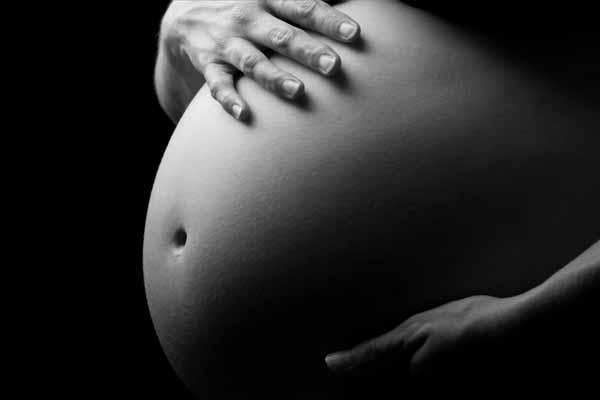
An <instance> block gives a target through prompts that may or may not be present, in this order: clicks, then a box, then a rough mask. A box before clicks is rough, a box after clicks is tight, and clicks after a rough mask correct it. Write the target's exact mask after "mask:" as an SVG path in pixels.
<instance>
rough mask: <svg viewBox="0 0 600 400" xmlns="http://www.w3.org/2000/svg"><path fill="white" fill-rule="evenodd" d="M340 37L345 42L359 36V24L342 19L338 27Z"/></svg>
mask: <svg viewBox="0 0 600 400" xmlns="http://www.w3.org/2000/svg"><path fill="white" fill-rule="evenodd" d="M338 33H339V36H340V38H341V39H342V40H343V41H345V42H353V41H355V40H356V39H358V37H359V36H360V25H358V24H357V23H355V22H351V21H344V22H342V23H341V24H340V26H339V27H338Z"/></svg>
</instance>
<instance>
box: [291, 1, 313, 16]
mask: <svg viewBox="0 0 600 400" xmlns="http://www.w3.org/2000/svg"><path fill="white" fill-rule="evenodd" d="M294 5H295V10H294V11H295V14H296V16H297V17H298V18H308V17H310V16H312V15H313V13H314V12H315V8H316V7H317V2H316V1H315V0H298V1H295V2H294Z"/></svg>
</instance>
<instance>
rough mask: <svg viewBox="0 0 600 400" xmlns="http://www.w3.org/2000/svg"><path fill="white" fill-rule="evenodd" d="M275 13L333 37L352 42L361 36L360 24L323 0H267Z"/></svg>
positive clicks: (294, 22)
mask: <svg viewBox="0 0 600 400" xmlns="http://www.w3.org/2000/svg"><path fill="white" fill-rule="evenodd" d="M266 4H267V6H268V7H269V9H270V10H271V11H273V13H275V14H276V15H278V16H279V17H281V18H284V19H286V20H288V21H290V22H292V23H293V24H294V25H298V26H301V27H303V28H307V29H310V30H312V31H315V32H320V33H322V34H324V35H325V36H328V37H330V38H332V39H337V40H340V41H343V42H352V41H354V40H356V39H357V38H358V37H359V36H360V25H358V23H357V22H356V21H354V20H353V19H352V18H350V17H349V16H347V15H346V14H344V13H343V12H341V11H339V10H337V9H335V8H333V7H332V6H330V5H329V4H326V3H325V2H323V1H321V0H266Z"/></svg>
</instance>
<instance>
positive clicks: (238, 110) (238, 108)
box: [231, 103, 249, 121]
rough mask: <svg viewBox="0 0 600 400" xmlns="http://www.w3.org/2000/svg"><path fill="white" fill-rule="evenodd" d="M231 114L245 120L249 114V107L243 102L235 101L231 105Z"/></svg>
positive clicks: (239, 119)
mask: <svg viewBox="0 0 600 400" xmlns="http://www.w3.org/2000/svg"><path fill="white" fill-rule="evenodd" d="M231 115H232V116H233V117H234V118H235V119H236V120H238V121H245V120H246V119H247V118H248V116H249V110H248V107H246V106H245V105H243V104H239V103H235V104H234V105H233V106H231Z"/></svg>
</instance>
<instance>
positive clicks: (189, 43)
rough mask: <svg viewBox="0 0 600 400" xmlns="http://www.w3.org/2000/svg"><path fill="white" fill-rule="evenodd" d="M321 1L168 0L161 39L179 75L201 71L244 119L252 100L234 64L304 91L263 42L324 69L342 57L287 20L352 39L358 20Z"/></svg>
mask: <svg viewBox="0 0 600 400" xmlns="http://www.w3.org/2000/svg"><path fill="white" fill-rule="evenodd" d="M325 1H328V0H325ZM325 1H323V0H237V1H236V0H228V1H222V0H203V1H202V0H200V1H199V0H196V1H173V2H172V3H171V6H170V7H169V10H168V11H167V13H166V14H165V18H164V19H163V24H162V29H161V32H162V35H161V41H162V43H161V45H164V46H166V49H167V52H168V54H169V57H170V60H171V63H172V64H173V65H175V69H176V70H177V71H178V75H180V77H181V78H182V79H183V80H184V81H187V80H189V81H190V83H192V82H194V81H195V82H197V80H198V79H197V76H194V75H197V74H198V73H201V74H202V75H203V77H204V80H205V81H206V84H207V85H208V86H209V87H210V91H211V93H212V96H213V97H214V98H215V99H216V100H217V101H218V102H219V103H220V104H221V105H222V106H223V108H224V109H225V110H226V111H227V112H229V113H230V114H231V115H233V116H234V117H235V118H236V119H243V118H245V117H246V116H247V114H248V112H249V108H248V105H247V104H246V102H245V101H244V100H243V99H242V98H241V96H240V95H239V94H238V93H237V91H236V89H235V87H234V79H233V76H234V74H235V73H236V70H239V71H241V72H242V73H243V74H244V75H246V76H249V77H250V78H252V79H254V80H255V81H257V82H258V83H259V84H260V85H262V86H263V87H265V88H266V89H268V90H270V91H272V92H275V93H277V94H279V95H281V96H283V97H285V98H287V99H296V98H298V97H299V96H300V95H301V94H302V93H303V91H304V84H303V83H302V81H300V80H299V79H298V78H296V77H295V76H293V75H292V74H290V73H287V72H285V71H283V70H281V69H280V68H278V67H277V66H275V65H274V64H273V63H272V62H271V61H269V59H268V58H267V56H265V54H264V53H263V52H262V51H261V50H260V49H261V48H268V49H272V50H274V51H275V52H278V53H280V54H282V55H285V56H287V57H290V58H293V59H295V60H297V61H299V62H300V63H302V64H305V65H307V66H308V67H310V68H313V69H315V70H317V71H319V72H321V73H322V74H324V75H331V74H333V73H335V72H336V70H338V69H339V67H340V64H341V61H340V57H339V55H338V54H337V53H336V52H335V51H333V49H331V48H330V47H329V46H326V45H325V44H323V43H321V42H319V41H317V40H315V39H313V38H311V36H310V35H309V34H308V33H306V32H305V31H304V30H302V29H300V28H297V27H295V26H293V25H291V24H290V23H293V24H296V25H298V26H300V27H303V28H307V29H311V30H314V31H317V32H320V33H322V34H325V35H327V36H328V37H331V38H333V39H337V40H339V41H342V42H351V41H353V40H355V39H356V38H357V37H358V36H359V34H360V27H359V25H358V24H357V23H356V22H355V21H353V20H352V19H351V18H350V17H348V16H347V15H345V14H343V13H341V12H340V11H337V10H336V9H335V8H333V7H331V6H330V5H328V4H326V3H325ZM284 19H285V20H287V21H289V22H290V23H288V22H285V21H284ZM188 87H193V86H192V85H191V84H190V85H188Z"/></svg>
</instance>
